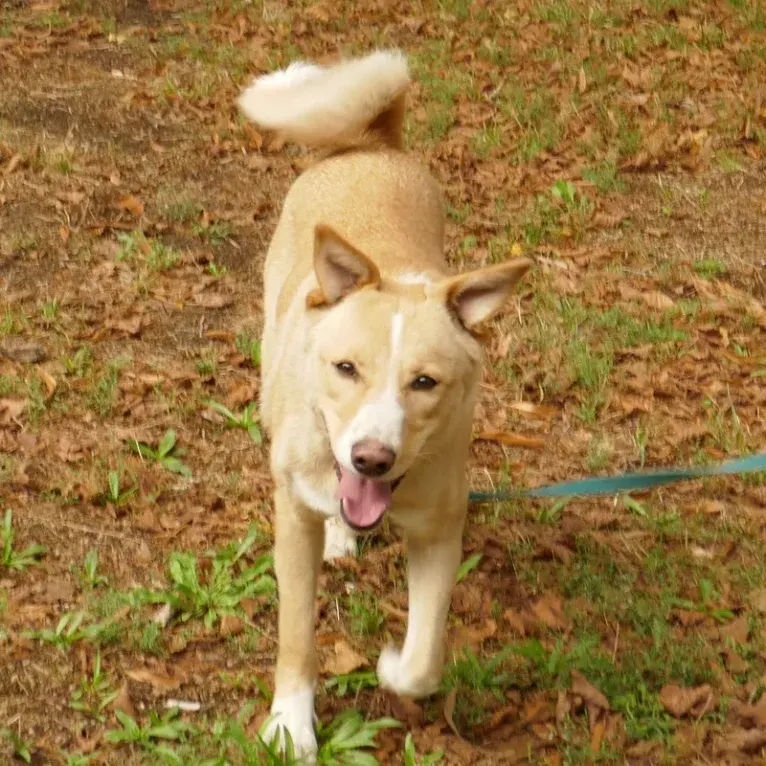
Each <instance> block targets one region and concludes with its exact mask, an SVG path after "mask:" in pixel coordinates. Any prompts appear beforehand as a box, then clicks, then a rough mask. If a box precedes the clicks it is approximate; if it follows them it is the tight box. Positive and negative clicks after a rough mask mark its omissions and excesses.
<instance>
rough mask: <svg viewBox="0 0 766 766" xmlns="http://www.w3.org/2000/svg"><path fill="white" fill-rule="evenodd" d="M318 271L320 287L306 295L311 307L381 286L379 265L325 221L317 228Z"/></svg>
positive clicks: (315, 253)
mask: <svg viewBox="0 0 766 766" xmlns="http://www.w3.org/2000/svg"><path fill="white" fill-rule="evenodd" d="M314 272H315V273H316V276H317V280H318V281H319V288H318V289H317V290H313V291H312V292H310V293H309V294H308V296H307V297H306V305H307V307H308V308H316V307H318V306H331V305H332V304H333V303H337V302H338V301H339V300H341V299H342V298H345V297H346V296H347V295H348V294H349V293H352V292H354V291H355V290H359V289H360V288H362V287H366V286H373V287H377V286H378V285H380V272H379V271H378V267H377V266H376V265H375V264H374V263H373V262H372V261H371V260H370V259H369V258H368V257H367V256H366V255H364V253H361V252H359V250H357V249H356V248H355V247H354V246H353V245H351V244H349V243H348V242H346V240H345V239H343V237H341V236H340V235H339V234H338V233H337V232H335V231H333V230H332V229H331V228H330V227H329V226H325V225H324V224H321V223H320V224H317V227H316V228H315V229H314Z"/></svg>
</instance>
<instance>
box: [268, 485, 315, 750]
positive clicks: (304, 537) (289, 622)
mask: <svg viewBox="0 0 766 766" xmlns="http://www.w3.org/2000/svg"><path fill="white" fill-rule="evenodd" d="M274 499H275V506H276V509H275V510H276V540H275V546H274V566H275V569H276V572H277V585H278V588H279V652H278V656H277V672H276V683H275V687H276V688H275V692H274V700H273V703H272V706H271V713H272V715H273V720H272V721H271V723H270V725H269V728H268V729H267V732H266V735H265V739H267V740H273V739H275V738H276V737H277V736H278V737H279V739H280V742H281V744H282V746H283V747H284V733H283V732H282V731H281V730H282V728H285V729H287V731H288V732H289V733H290V737H291V739H292V741H293V745H294V747H295V753H296V755H297V756H299V757H301V758H303V759H306V760H308V761H310V762H313V760H315V757H316V751H317V741H316V735H315V733H314V690H315V687H316V679H317V671H318V663H317V655H316V647H315V641H314V611H315V609H314V608H315V601H316V589H317V577H318V574H319V568H320V566H321V565H322V551H323V546H324V520H323V519H322V518H321V517H319V516H317V515H315V514H313V513H311V512H310V511H308V510H307V509H305V508H303V507H301V506H300V505H299V504H298V503H296V502H295V501H294V500H293V499H292V498H291V497H290V495H289V494H288V492H287V491H286V490H285V489H284V488H281V489H277V491H276V493H275V497H274Z"/></svg>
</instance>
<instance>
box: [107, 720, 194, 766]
mask: <svg viewBox="0 0 766 766" xmlns="http://www.w3.org/2000/svg"><path fill="white" fill-rule="evenodd" d="M179 714H180V711H179V709H178V708H173V709H172V710H169V711H168V712H167V713H165V715H163V716H162V717H160V716H158V715H157V714H156V713H154V712H152V713H150V719H149V722H148V723H146V724H145V725H143V726H141V725H139V724H138V723H136V721H135V720H133V718H131V717H130V716H129V715H128V714H127V713H124V712H123V711H122V710H117V711H115V715H116V716H117V720H118V721H119V722H120V724H121V725H122V728H121V729H112V730H111V731H107V732H106V734H104V739H105V740H106V741H107V742H113V743H115V744H132V745H137V746H138V747H140V748H141V749H142V750H145V751H146V752H148V753H150V754H151V755H152V756H160V757H166V758H168V759H170V760H171V761H173V762H176V763H177V762H178V758H177V756H176V754H175V752H174V751H173V750H171V749H170V748H168V747H166V746H164V745H158V744H157V740H160V741H173V742H176V741H179V740H184V739H185V738H186V736H187V735H189V734H193V733H195V732H196V731H197V730H196V729H195V727H194V726H192V725H191V724H189V723H186V722H185V721H183V720H181V719H180V718H179V717H178V716H179Z"/></svg>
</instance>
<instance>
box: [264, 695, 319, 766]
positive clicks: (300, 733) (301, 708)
mask: <svg viewBox="0 0 766 766" xmlns="http://www.w3.org/2000/svg"><path fill="white" fill-rule="evenodd" d="M285 730H287V731H288V732H289V734H290V739H291V740H292V743H293V749H294V751H295V756H296V758H298V759H299V760H300V762H301V763H303V764H309V766H311V765H313V764H315V763H316V756H317V739H316V734H315V733H314V693H313V692H312V691H299V692H295V693H294V694H290V695H287V696H285V697H278V698H275V699H274V702H273V703H272V705H271V720H270V721H269V722H268V723H267V725H266V727H265V729H264V731H263V734H262V736H263V739H264V741H265V742H269V743H270V742H274V741H275V740H276V741H277V745H278V747H279V749H280V751H281V752H283V753H284V752H285V749H286V748H285Z"/></svg>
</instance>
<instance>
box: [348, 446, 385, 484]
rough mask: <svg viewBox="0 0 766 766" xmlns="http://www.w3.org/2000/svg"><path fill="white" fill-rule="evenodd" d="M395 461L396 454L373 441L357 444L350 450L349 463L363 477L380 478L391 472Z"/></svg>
mask: <svg viewBox="0 0 766 766" xmlns="http://www.w3.org/2000/svg"><path fill="white" fill-rule="evenodd" d="M395 460H396V453H395V452H394V451H393V450H392V449H391V448H390V447H386V445H385V444H382V443H381V442H379V441H375V440H374V439H365V440H364V441H361V442H357V443H356V444H355V445H354V446H353V447H352V448H351V462H352V463H353V465H354V468H356V470H357V471H359V473H361V474H362V475H364V476H369V477H374V476H382V475H383V474H384V473H386V472H387V471H390V470H391V466H392V465H393V464H394V461H395Z"/></svg>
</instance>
